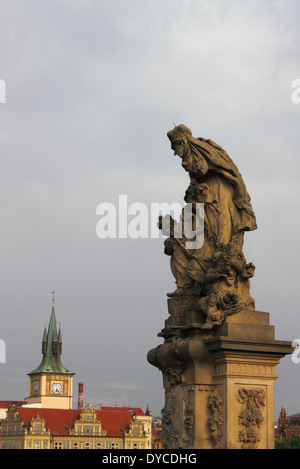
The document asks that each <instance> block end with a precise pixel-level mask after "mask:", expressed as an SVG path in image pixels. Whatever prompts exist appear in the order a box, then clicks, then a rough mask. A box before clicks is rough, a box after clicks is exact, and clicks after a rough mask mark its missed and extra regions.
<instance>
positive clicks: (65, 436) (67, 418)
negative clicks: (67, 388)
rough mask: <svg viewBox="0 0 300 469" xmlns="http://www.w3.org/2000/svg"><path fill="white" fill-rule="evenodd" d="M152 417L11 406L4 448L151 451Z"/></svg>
mask: <svg viewBox="0 0 300 469" xmlns="http://www.w3.org/2000/svg"><path fill="white" fill-rule="evenodd" d="M151 420H152V419H151V416H146V415H145V414H144V412H143V411H142V410H141V409H139V408H134V409H130V408H126V407H103V408H101V409H100V410H95V409H93V408H92V407H91V406H86V407H84V408H83V409H81V410H80V409H47V408H35V407H23V406H20V407H18V406H14V405H12V406H11V407H10V408H9V409H8V411H7V417H6V419H4V420H3V421H2V422H1V425H0V447H1V449H109V450H117V449H128V450H130V449H151Z"/></svg>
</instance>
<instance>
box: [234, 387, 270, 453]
mask: <svg viewBox="0 0 300 469" xmlns="http://www.w3.org/2000/svg"><path fill="white" fill-rule="evenodd" d="M237 400H238V401H239V402H240V403H241V404H243V409H242V410H241V411H240V413H239V415H238V424H239V425H241V426H242V427H243V429H242V430H240V431H239V436H238V441H239V442H241V443H242V448H243V449H255V448H256V447H257V443H258V442H259V441H260V440H261V435H260V427H261V425H262V423H263V421H264V417H263V414H262V407H264V406H265V391H264V390H263V389H245V388H240V389H239V390H238V395H237Z"/></svg>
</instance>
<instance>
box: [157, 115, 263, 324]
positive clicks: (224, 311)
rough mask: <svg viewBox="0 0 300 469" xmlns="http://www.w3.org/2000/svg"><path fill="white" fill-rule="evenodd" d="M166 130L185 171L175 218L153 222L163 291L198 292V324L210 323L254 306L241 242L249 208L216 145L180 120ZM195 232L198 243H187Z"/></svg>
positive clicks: (250, 268) (250, 219)
mask: <svg viewBox="0 0 300 469" xmlns="http://www.w3.org/2000/svg"><path fill="white" fill-rule="evenodd" d="M167 136H168V138H169V140H170V142H171V148H172V149H173V151H174V154H175V155H178V156H179V157H180V158H181V161H182V167H183V168H184V169H185V171H187V172H188V173H189V176H190V184H189V186H188V188H187V190H186V193H185V197H184V200H185V202H186V204H187V205H186V206H185V207H184V208H183V210H182V214H181V217H180V220H179V221H178V222H177V221H176V220H175V219H173V218H172V217H171V218H169V217H168V216H167V217H166V216H165V217H160V218H159V222H158V226H159V228H160V229H161V230H162V232H163V234H164V235H166V236H167V239H166V240H165V243H164V245H165V254H166V255H168V256H170V262H171V271H172V274H173V275H174V277H175V281H176V286H177V288H176V290H175V292H173V293H169V294H168V296H170V297H178V296H191V295H192V296H194V295H196V296H199V300H200V301H199V307H200V309H201V312H202V314H204V315H205V317H206V321H205V323H204V324H203V326H202V328H203V329H211V328H213V327H216V326H219V325H220V324H222V322H223V320H224V318H225V317H226V316H227V315H229V314H234V313H237V312H239V311H241V310H242V309H243V308H248V309H250V308H251V309H254V300H253V299H252V298H251V296H250V292H249V290H250V281H249V279H250V278H251V277H252V276H253V275H254V270H255V266H254V265H253V264H252V263H251V262H250V263H247V262H246V259H245V257H244V254H243V249H242V248H243V237H244V232H245V231H252V230H255V229H256V219H255V214H254V212H253V209H252V206H251V202H250V196H249V194H248V192H247V189H246V186H245V183H244V181H243V178H242V175H241V174H240V172H239V170H238V168H237V167H236V165H235V164H234V162H233V161H232V160H231V158H230V156H229V155H228V154H227V153H226V151H225V150H224V149H223V148H222V147H220V146H219V145H217V144H216V143H215V142H213V141H212V140H207V139H204V138H194V137H193V135H192V132H191V130H190V129H189V128H188V127H186V126H185V125H183V124H180V125H178V126H175V127H174V129H173V130H170V131H169V132H168V134H167ZM187 206H188V207H192V210H191V211H190V212H188V213H187V211H186V210H185V209H186V207H187ZM200 207H204V213H202V208H200ZM200 220H201V221H202V223H201V221H200ZM203 220H204V223H203ZM203 225H204V227H203ZM197 227H198V228H197ZM195 228H196V229H195ZM196 231H197V234H196V235H195V232H196ZM195 236H196V238H198V237H199V238H201V239H203V244H202V246H200V244H201V243H199V246H198V244H197V247H196V245H195V244H194V245H193V246H192V248H190V241H191V240H193V239H194V237H195ZM202 236H203V238H202Z"/></svg>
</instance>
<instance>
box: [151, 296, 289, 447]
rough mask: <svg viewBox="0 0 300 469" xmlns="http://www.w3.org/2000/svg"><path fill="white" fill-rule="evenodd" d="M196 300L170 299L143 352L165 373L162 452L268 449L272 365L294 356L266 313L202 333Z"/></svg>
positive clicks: (247, 313) (242, 315)
mask: <svg viewBox="0 0 300 469" xmlns="http://www.w3.org/2000/svg"><path fill="white" fill-rule="evenodd" d="M197 300H198V298H197V297H189V298H184V297H181V298H176V299H173V298H172V299H169V301H168V303H169V304H168V306H169V313H170V317H169V318H168V319H167V320H166V322H165V327H164V329H163V330H162V331H161V332H160V333H159V334H158V335H159V336H161V337H163V338H164V343H163V344H162V345H159V346H158V347H156V348H155V349H153V350H150V351H149V353H148V361H149V362H150V363H151V364H152V365H154V366H156V367H158V368H159V369H160V370H161V371H162V374H163V385H164V389H165V407H164V409H163V413H162V425H163V431H162V442H163V446H164V448H170V449H172V448H173V449H175V448H180V447H181V448H194V449H213V448H223V449H226V448H228V449H241V448H247V449H255V448H258V449H271V448H273V447H274V383H275V380H276V375H275V367H276V365H277V364H278V363H279V361H280V359H281V358H282V357H284V356H285V355H287V354H290V353H292V351H293V348H292V347H291V342H286V341H278V340H275V338H274V335H275V334H274V327H273V326H271V325H270V324H269V313H265V312H261V311H255V310H243V311H241V312H239V313H237V314H234V315H231V316H228V317H226V318H225V320H224V322H223V324H222V325H221V326H219V327H217V328H214V329H211V330H202V329H201V325H202V324H203V323H204V318H203V316H202V315H201V313H200V312H199V311H198V310H197V303H198V301H197Z"/></svg>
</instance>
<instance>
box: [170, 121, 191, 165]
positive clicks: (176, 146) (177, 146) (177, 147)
mask: <svg viewBox="0 0 300 469" xmlns="http://www.w3.org/2000/svg"><path fill="white" fill-rule="evenodd" d="M167 136H168V138H169V140H170V142H171V148H172V150H174V155H178V156H180V158H182V157H183V155H184V152H185V150H186V145H187V136H189V137H192V132H191V130H190V129H189V128H188V127H186V126H185V125H184V124H180V125H177V126H175V127H174V129H173V130H170V131H169V132H168V133H167Z"/></svg>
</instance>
